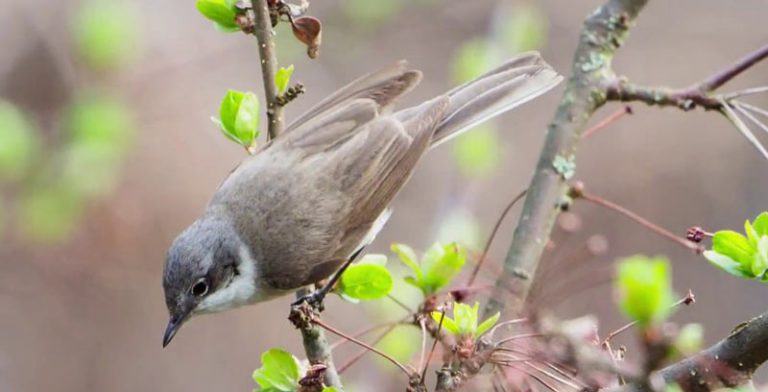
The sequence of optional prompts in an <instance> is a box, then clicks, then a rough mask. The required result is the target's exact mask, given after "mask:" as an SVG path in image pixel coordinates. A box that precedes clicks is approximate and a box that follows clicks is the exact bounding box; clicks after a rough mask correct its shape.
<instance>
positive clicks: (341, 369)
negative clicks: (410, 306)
mask: <svg viewBox="0 0 768 392" xmlns="http://www.w3.org/2000/svg"><path fill="white" fill-rule="evenodd" d="M398 325H399V324H392V325H390V326H389V328H387V329H386V330H385V331H384V332H382V333H381V334H380V335H379V336H377V337H376V339H373V341H371V346H375V345H377V344H379V342H381V341H382V340H384V338H385V337H387V335H389V334H390V333H392V331H394V330H395V328H397V326H398ZM344 341H347V340H344ZM367 353H368V350H367V349H365V348H363V349H361V350H360V351H358V352H357V353H356V354H355V355H353V356H352V358H350V359H349V361H347V362H346V363H345V364H343V365H341V366H339V370H338V372H339V374H342V373H344V371H346V370H347V369H349V368H350V367H351V366H352V365H354V364H355V363H357V361H359V360H360V359H361V358H363V357H364V356H365V354H367Z"/></svg>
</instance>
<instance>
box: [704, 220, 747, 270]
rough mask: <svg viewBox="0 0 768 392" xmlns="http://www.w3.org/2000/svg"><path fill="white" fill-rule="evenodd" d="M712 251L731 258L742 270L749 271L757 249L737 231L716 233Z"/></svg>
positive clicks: (713, 238)
mask: <svg viewBox="0 0 768 392" xmlns="http://www.w3.org/2000/svg"><path fill="white" fill-rule="evenodd" d="M750 227H751V226H750ZM712 250H713V251H715V252H717V253H720V254H721V255H723V256H727V257H730V258H731V259H733V260H734V261H736V262H737V263H739V264H740V265H741V266H742V268H745V269H748V267H749V265H750V264H751V263H752V254H753V253H754V252H755V250H756V249H755V248H754V247H753V246H752V245H750V242H749V241H748V240H747V239H746V238H745V237H744V236H743V235H741V234H739V233H737V232H735V231H730V230H722V231H718V232H716V233H715V235H714V236H713V237H712Z"/></svg>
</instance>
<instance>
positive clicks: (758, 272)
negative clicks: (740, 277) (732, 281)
mask: <svg viewBox="0 0 768 392" xmlns="http://www.w3.org/2000/svg"><path fill="white" fill-rule="evenodd" d="M766 270H768V236H764V237H760V240H759V241H758V243H757V252H755V254H754V255H753V257H752V269H751V271H752V274H753V275H754V276H755V277H758V278H762V277H763V276H764V275H765V271H766Z"/></svg>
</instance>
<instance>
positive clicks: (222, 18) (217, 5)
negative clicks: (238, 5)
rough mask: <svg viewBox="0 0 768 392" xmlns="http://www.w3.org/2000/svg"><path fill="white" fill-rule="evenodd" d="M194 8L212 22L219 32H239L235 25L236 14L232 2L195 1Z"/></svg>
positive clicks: (216, 0) (222, 0)
mask: <svg viewBox="0 0 768 392" xmlns="http://www.w3.org/2000/svg"><path fill="white" fill-rule="evenodd" d="M195 7H197V10H198V11H200V13H201V14H203V16H205V17H206V18H207V19H209V20H211V21H213V22H214V23H215V24H216V27H217V28H219V29H220V30H222V31H238V30H240V27H239V26H238V25H237V24H236V23H235V16H237V12H236V11H235V7H234V6H233V5H232V2H230V1H228V0H197V3H196V4H195Z"/></svg>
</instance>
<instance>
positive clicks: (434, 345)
mask: <svg viewBox="0 0 768 392" xmlns="http://www.w3.org/2000/svg"><path fill="white" fill-rule="evenodd" d="M443 320H445V306H443V309H442V310H441V311H440V322H438V323H437V334H438V335H436V336H439V334H440V329H441V328H443ZM438 340H439V339H435V340H434V341H433V342H432V348H431V349H430V350H429V355H428V356H427V362H425V363H424V367H423V368H422V369H421V382H424V377H426V376H427V368H428V367H429V362H430V361H432V355H433V354H434V353H435V348H437V342H438Z"/></svg>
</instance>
